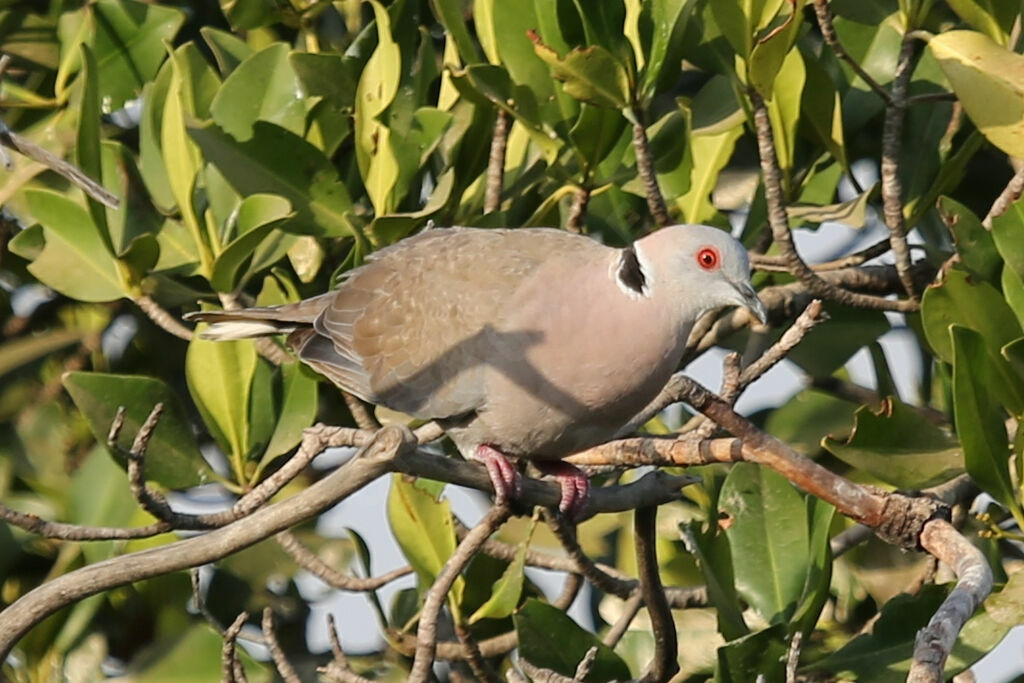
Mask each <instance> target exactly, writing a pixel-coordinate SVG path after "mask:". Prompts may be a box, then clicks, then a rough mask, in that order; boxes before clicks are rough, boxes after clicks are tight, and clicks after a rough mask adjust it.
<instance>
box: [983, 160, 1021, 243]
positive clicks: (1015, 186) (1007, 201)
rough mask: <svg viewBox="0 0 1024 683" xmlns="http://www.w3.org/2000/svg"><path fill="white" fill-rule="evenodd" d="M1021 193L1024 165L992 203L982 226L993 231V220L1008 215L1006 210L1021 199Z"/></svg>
mask: <svg viewBox="0 0 1024 683" xmlns="http://www.w3.org/2000/svg"><path fill="white" fill-rule="evenodd" d="M1021 192H1024V164H1021V167H1020V168H1018V169H1017V172H1016V173H1014V174H1013V177H1012V178H1010V182H1008V183H1007V184H1006V187H1004V188H1003V191H1002V192H1000V193H999V196H998V197H996V200H995V201H994V202H992V208H990V209H989V210H988V213H987V214H985V218H984V219H983V220H982V221H981V224H982V225H984V226H985V228H986V229H987V230H991V229H992V219H994V218H996V217H998V216H1002V215H1003V214H1004V213H1006V210H1007V209H1009V208H1010V205H1011V204H1013V203H1014V202H1015V201H1017V199H1018V197H1020V195H1021Z"/></svg>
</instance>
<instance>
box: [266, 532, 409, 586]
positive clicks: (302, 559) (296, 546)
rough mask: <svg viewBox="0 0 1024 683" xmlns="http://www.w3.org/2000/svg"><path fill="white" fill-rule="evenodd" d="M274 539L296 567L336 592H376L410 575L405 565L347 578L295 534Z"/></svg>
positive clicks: (286, 533)
mask: <svg viewBox="0 0 1024 683" xmlns="http://www.w3.org/2000/svg"><path fill="white" fill-rule="evenodd" d="M276 539H277V543H278V545H280V546H281V548H282V549H284V551H285V552H286V553H288V556H289V557H291V558H292V560H294V561H295V563H296V564H297V565H299V566H300V567H302V568H303V569H305V570H306V571H308V572H309V573H310V574H312V575H313V576H315V577H317V578H318V579H320V580H321V581H323V582H324V583H326V584H327V585H328V586H330V587H332V588H337V589H338V590H343V591H349V592H353V593H365V592H369V591H374V590H377V589H378V588H380V587H381V586H385V585H387V584H389V583H391V582H392V581H396V580H397V579H400V578H402V577H403V576H408V575H409V574H412V567H410V566H409V565H406V566H404V567H398V568H397V569H392V570H391V571H389V572H387V573H386V574H382V575H380V576H372V577H369V578H365V579H363V578H360V577H358V576H349V575H347V574H342V573H341V572H339V571H337V570H335V569H334V568H332V567H330V566H328V565H327V564H326V563H324V561H323V560H321V559H320V558H319V557H317V556H316V554H315V553H313V552H312V551H311V550H310V549H309V548H307V547H306V546H304V545H302V542H301V541H299V539H298V538H296V537H295V534H293V533H292V532H291V530H288V531H282V532H281V533H279V534H278V535H277V536H276Z"/></svg>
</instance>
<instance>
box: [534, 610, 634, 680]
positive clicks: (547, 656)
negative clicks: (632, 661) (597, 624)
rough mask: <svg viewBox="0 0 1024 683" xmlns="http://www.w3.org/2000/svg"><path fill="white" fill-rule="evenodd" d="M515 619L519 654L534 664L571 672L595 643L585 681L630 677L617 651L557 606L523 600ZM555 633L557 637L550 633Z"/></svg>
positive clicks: (572, 672) (559, 671) (568, 673)
mask: <svg viewBox="0 0 1024 683" xmlns="http://www.w3.org/2000/svg"><path fill="white" fill-rule="evenodd" d="M514 619H515V625H516V635H517V636H518V638H519V656H520V657H523V658H524V659H526V660H527V661H529V662H530V663H531V664H533V665H534V666H539V667H541V668H544V669H551V670H552V671H556V672H558V673H560V674H562V675H565V676H573V675H574V674H575V673H576V667H577V666H578V665H579V663H580V661H582V660H583V657H584V656H585V655H586V654H587V651H588V650H589V649H590V648H592V647H596V648H597V649H598V651H597V658H596V659H595V660H594V666H593V667H592V668H591V670H590V674H589V675H588V676H587V677H586V678H584V679H583V680H584V681H595V682H596V681H613V680H627V679H629V678H630V674H629V668H628V667H627V666H626V664H625V662H623V661H622V660H621V659H620V658H619V656H618V655H616V654H615V653H614V652H612V650H611V649H610V648H609V647H608V646H606V645H604V644H602V643H601V641H600V640H598V639H597V637H596V636H595V635H594V634H593V633H589V632H587V631H585V630H583V629H582V628H581V627H580V626H579V624H577V623H576V622H575V621H573V620H572V619H571V618H570V617H569V615H567V614H566V613H565V612H562V611H561V610H559V609H558V608H556V607H552V606H551V605H548V604H545V603H543V602H541V601H540V600H537V599H535V598H534V599H530V600H527V601H526V604H524V605H523V606H522V608H521V609H520V610H519V611H518V612H516V614H515V617H514ZM554 634H558V637H557V638H554V637H552V636H553V635H554Z"/></svg>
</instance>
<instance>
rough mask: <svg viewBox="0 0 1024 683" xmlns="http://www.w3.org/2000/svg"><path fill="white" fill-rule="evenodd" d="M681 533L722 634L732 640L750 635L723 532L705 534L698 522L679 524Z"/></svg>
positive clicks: (727, 543) (729, 551)
mask: <svg viewBox="0 0 1024 683" xmlns="http://www.w3.org/2000/svg"><path fill="white" fill-rule="evenodd" d="M679 533H680V535H681V536H682V539H683V543H684V544H685V545H686V550H687V552H689V553H690V554H692V555H693V556H694V558H695V559H696V560H697V564H698V565H699V566H700V570H701V572H703V574H704V583H705V584H706V585H707V587H708V599H709V600H710V601H711V604H712V605H713V606H714V607H715V611H716V613H717V617H718V631H719V633H721V634H722V635H723V636H725V637H726V638H728V639H730V640H732V639H735V638H742V637H743V636H745V635H747V634H748V633H749V632H750V629H749V628H747V624H746V622H745V621H744V619H743V611H742V609H741V607H740V602H739V596H738V595H737V594H736V585H735V576H734V573H735V567H734V564H733V561H732V551H731V549H730V545H731V544H730V542H729V540H728V539H727V538H726V537H725V534H724V533H721V532H719V533H715V532H714V531H709V532H707V533H705V532H703V531H702V530H701V528H700V522H697V521H691V522H682V523H680V524H679Z"/></svg>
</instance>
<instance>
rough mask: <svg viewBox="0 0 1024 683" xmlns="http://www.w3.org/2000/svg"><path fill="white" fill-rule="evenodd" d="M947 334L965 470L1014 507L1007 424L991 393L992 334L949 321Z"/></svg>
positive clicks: (989, 490) (954, 405) (1006, 504)
mask: <svg viewBox="0 0 1024 683" xmlns="http://www.w3.org/2000/svg"><path fill="white" fill-rule="evenodd" d="M949 335H950V338H951V341H952V346H953V408H954V411H953V413H954V417H955V419H956V431H957V434H958V435H959V437H960V443H961V444H962V445H963V449H964V465H965V467H966V468H967V473H968V474H970V475H971V478H972V479H974V481H976V482H977V483H978V486H980V487H981V488H982V489H984V490H985V492H986V493H988V494H989V495H991V496H992V497H993V498H995V499H996V500H997V501H999V502H1000V503H1001V504H1003V505H1005V506H1007V507H1009V508H1010V509H1015V508H1016V507H1017V500H1016V495H1015V491H1014V486H1013V482H1012V481H1010V469H1009V458H1010V448H1009V445H1008V443H1007V439H1006V427H1005V426H1004V425H1003V417H1002V412H1001V411H1000V410H999V407H998V405H997V404H996V402H995V401H994V400H993V396H992V393H991V387H992V383H993V381H995V373H994V371H993V370H992V368H991V361H990V359H989V356H988V351H987V349H986V342H987V341H988V340H986V339H984V338H983V337H982V335H980V334H979V333H977V332H975V331H974V330H970V329H968V328H965V327H960V326H959V325H953V326H951V327H950V332H949Z"/></svg>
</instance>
